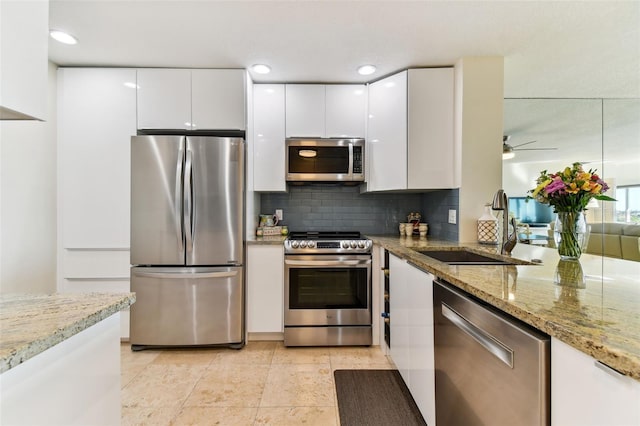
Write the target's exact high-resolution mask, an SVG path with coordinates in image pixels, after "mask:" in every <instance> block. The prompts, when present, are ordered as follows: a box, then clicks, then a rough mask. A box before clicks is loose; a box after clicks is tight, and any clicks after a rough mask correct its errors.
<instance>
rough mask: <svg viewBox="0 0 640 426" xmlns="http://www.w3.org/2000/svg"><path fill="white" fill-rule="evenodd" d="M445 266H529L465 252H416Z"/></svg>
mask: <svg viewBox="0 0 640 426" xmlns="http://www.w3.org/2000/svg"><path fill="white" fill-rule="evenodd" d="M416 251H417V252H418V253H420V254H423V255H425V256H428V257H431V258H433V259H435V260H439V261H440V262H444V263H446V264H447V265H530V264H531V263H529V262H526V261H522V260H516V259H513V260H511V259H510V260H505V259H495V258H493V257H489V256H484V255H481V254H478V253H474V252H471V251H467V250H416Z"/></svg>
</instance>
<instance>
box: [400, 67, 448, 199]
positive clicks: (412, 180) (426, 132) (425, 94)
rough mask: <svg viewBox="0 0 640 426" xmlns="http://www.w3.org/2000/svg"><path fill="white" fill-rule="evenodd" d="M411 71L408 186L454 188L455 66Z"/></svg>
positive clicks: (413, 187)
mask: <svg viewBox="0 0 640 426" xmlns="http://www.w3.org/2000/svg"><path fill="white" fill-rule="evenodd" d="M408 72H409V75H408V78H409V86H408V99H409V100H408V105H409V107H408V114H409V117H408V134H407V140H408V144H407V188H408V189H443V188H454V187H456V186H457V185H458V183H457V179H456V173H457V172H458V171H459V168H458V167H457V166H456V153H457V152H456V150H455V139H454V135H453V130H454V123H453V117H454V109H453V108H454V106H453V102H454V92H453V90H454V88H453V82H454V78H453V68H421V69H410V70H409V71H408Z"/></svg>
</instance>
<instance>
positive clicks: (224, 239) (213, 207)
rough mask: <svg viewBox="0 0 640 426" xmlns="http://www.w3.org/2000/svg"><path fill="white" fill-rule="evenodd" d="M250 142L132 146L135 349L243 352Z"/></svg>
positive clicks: (166, 140) (158, 139) (178, 139)
mask: <svg viewBox="0 0 640 426" xmlns="http://www.w3.org/2000/svg"><path fill="white" fill-rule="evenodd" d="M243 212H244V141H243V139H242V138H232V137H210V136H168V135H164V136H162V135H156V136H133V137H132V138H131V265H132V267H131V291H133V292H135V293H136V302H135V303H134V304H133V305H132V306H131V327H130V341H131V345H132V349H134V350H139V349H144V348H145V347H149V346H165V347H166V346H195V345H229V346H231V347H235V348H240V347H242V346H243V345H244V274H243V259H244V247H243V242H244V241H243V240H244V238H243V229H244V226H243V222H244V220H243V218H244V213H243Z"/></svg>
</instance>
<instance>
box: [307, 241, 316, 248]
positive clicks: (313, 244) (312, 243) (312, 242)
mask: <svg viewBox="0 0 640 426" xmlns="http://www.w3.org/2000/svg"><path fill="white" fill-rule="evenodd" d="M307 247H309V248H315V247H316V242H315V241H309V242H308V243H307Z"/></svg>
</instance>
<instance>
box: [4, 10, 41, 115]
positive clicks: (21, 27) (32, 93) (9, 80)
mask: <svg viewBox="0 0 640 426" xmlns="http://www.w3.org/2000/svg"><path fill="white" fill-rule="evenodd" d="M0 40H2V50H0V94H1V96H0V118H2V119H24V118H35V119H39V120H45V119H47V117H46V113H47V83H48V82H47V79H48V72H49V71H48V68H47V67H48V65H47V61H48V59H47V52H48V46H49V44H48V43H49V2H48V1H4V0H3V1H1V2H0Z"/></svg>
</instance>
